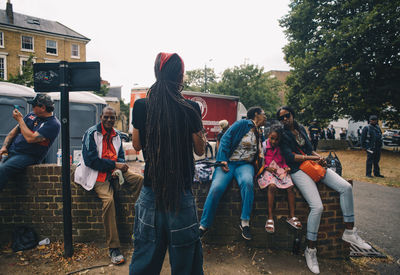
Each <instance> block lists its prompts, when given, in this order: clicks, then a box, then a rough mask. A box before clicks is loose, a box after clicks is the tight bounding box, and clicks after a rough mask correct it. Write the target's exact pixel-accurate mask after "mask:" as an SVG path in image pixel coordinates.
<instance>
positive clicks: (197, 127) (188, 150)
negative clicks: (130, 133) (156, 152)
mask: <svg viewBox="0 0 400 275" xmlns="http://www.w3.org/2000/svg"><path fill="white" fill-rule="evenodd" d="M186 102H187V103H189V104H190V105H192V107H193V108H194V109H195V110H196V111H197V112H198V114H199V116H196V114H195V113H190V111H189V114H190V117H189V118H188V119H189V121H190V125H191V126H192V128H191V129H186V130H187V131H190V137H191V134H192V133H197V132H199V131H201V130H202V123H201V120H198V117H201V111H200V107H199V105H198V104H197V103H196V102H194V101H191V100H188V99H186ZM180 117H181V118H182V119H180V120H179V121H176V123H178V125H179V128H181V129H185V126H184V125H185V124H184V122H185V120H184V119H185V117H184V115H183V114H182V116H180ZM146 118H147V98H142V99H138V100H136V101H135V105H134V106H133V110H132V125H133V127H134V128H135V129H138V130H139V138H140V143H141V145H142V150H143V157H144V159H146V150H145V148H146ZM186 144H187V146H182V156H186V157H183V158H182V160H184V159H190V161H189V162H185V163H182V167H185V169H183V170H182V171H177V172H182V173H183V177H184V179H185V183H186V185H185V188H190V187H191V184H192V182H193V175H194V161H193V140H192V139H191V138H190V140H188V141H187V142H186ZM171 161H174V160H171ZM146 168H147V165H146V166H145V169H144V183H143V184H144V185H146V186H151V182H150V179H149V177H148V176H147V169H146Z"/></svg>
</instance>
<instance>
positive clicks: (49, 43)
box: [46, 40, 57, 55]
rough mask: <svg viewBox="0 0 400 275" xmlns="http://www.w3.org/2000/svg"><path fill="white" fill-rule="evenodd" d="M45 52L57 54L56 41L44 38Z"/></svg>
mask: <svg viewBox="0 0 400 275" xmlns="http://www.w3.org/2000/svg"><path fill="white" fill-rule="evenodd" d="M46 53H48V54H53V55H57V41H54V40H46Z"/></svg>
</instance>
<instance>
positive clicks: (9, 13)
mask: <svg viewBox="0 0 400 275" xmlns="http://www.w3.org/2000/svg"><path fill="white" fill-rule="evenodd" d="M6 14H7V19H8V23H10V24H14V13H13V8H12V4H11V3H10V0H7V7H6Z"/></svg>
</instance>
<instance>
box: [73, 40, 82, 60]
mask: <svg viewBox="0 0 400 275" xmlns="http://www.w3.org/2000/svg"><path fill="white" fill-rule="evenodd" d="M73 45H76V46H78V55H72V46H73ZM71 58H75V59H80V58H81V47H80V45H79V44H76V43H71Z"/></svg>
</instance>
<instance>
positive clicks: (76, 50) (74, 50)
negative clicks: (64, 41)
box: [71, 44, 80, 58]
mask: <svg viewBox="0 0 400 275" xmlns="http://www.w3.org/2000/svg"><path fill="white" fill-rule="evenodd" d="M71 57H76V58H80V56H79V45H78V44H71Z"/></svg>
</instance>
